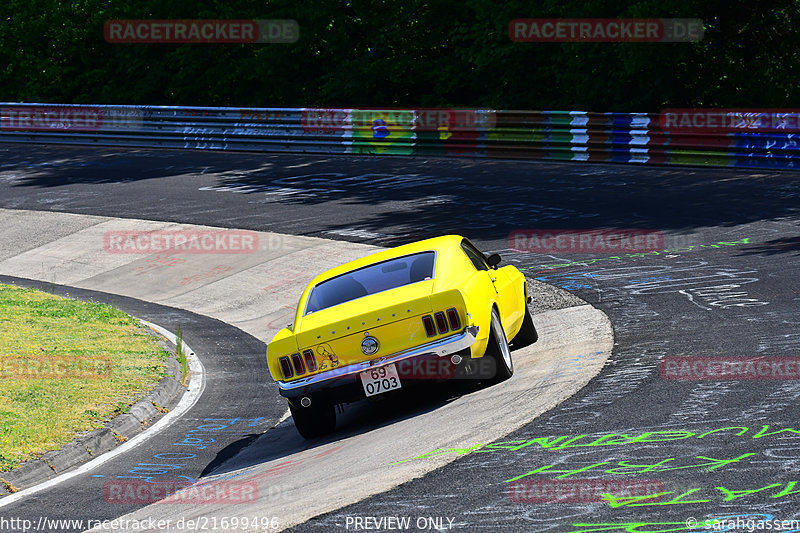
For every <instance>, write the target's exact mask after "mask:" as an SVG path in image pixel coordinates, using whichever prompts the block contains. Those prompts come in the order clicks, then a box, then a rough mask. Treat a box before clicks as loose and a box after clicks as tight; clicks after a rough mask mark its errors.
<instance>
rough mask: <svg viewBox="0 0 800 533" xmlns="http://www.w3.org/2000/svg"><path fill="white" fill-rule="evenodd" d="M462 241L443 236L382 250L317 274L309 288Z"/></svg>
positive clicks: (453, 237) (456, 244) (459, 236)
mask: <svg viewBox="0 0 800 533" xmlns="http://www.w3.org/2000/svg"><path fill="white" fill-rule="evenodd" d="M463 240H464V237H462V236H461V235H444V236H442V237H434V238H432V239H425V240H422V241H417V242H412V243H409V244H404V245H402V246H398V247H396V248H389V249H388V250H382V251H380V252H376V253H374V254H370V255H368V256H366V257H362V258H360V259H356V260H354V261H350V262H348V263H345V264H343V265H339V266H337V267H334V268H332V269H330V270H326V271H325V272H323V273H322V274H319V275H318V276H317V277H315V278H314V279H313V280H311V283H309V286H314V285H318V284H320V283H322V282H323V281H326V280H329V279H331V278H335V277H336V276H341V275H342V274H346V273H347V272H351V271H353V270H358V269H359V268H363V267H365V266H368V265H372V264H375V263H380V262H382V261H387V260H389V259H394V258H396V257H402V256H404V255H411V254H416V253H420V252H429V251H439V250H443V249H445V248H450V247H453V246H460V245H461V241H463Z"/></svg>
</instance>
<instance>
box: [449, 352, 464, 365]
mask: <svg viewBox="0 0 800 533" xmlns="http://www.w3.org/2000/svg"><path fill="white" fill-rule="evenodd" d="M462 360H463V359H462V358H461V356H460V355H458V354H455V355H453V356H452V357H451V358H450V362H451V363H453V364H454V365H460V364H461V361H462Z"/></svg>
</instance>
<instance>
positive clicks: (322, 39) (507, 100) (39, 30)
mask: <svg viewBox="0 0 800 533" xmlns="http://www.w3.org/2000/svg"><path fill="white" fill-rule="evenodd" d="M798 6H800V2H798V0H775V1H772V2H763V1H755V2H753V1H750V2H743V1H736V0H734V1H732V2H731V1H728V2H722V1H720V0H710V1H706V0H702V1H701V0H636V1H632V2H622V1H616V0H606V1H600V0H584V1H580V2H578V1H574V0H572V1H567V2H559V1H556V0H539V1H536V2H531V1H529V0H527V1H523V0H505V1H494V0H437V1H433V2H432V1H425V0H402V1H398V0H352V1H347V0H317V1H313V2H312V1H303V0H266V1H262V2H249V1H246V0H200V1H197V2H163V1H160V0H159V1H156V0H115V1H114V2H111V1H110V0H70V1H62V0H6V1H5V2H3V3H2V5H0V17H2V21H3V22H2V24H0V99H2V100H3V101H29V102H71V103H101V104H102V103H105V104H111V103H124V104H153V105H213V106H252V107H314V106H318V107H356V106H360V107H369V106H462V107H490V108H496V109H581V110H591V111H658V110H660V109H662V108H664V107H689V106H724V107H792V106H793V105H794V103H795V102H797V101H798V97H800V85H799V84H797V83H795V82H794V81H793V80H795V79H796V78H797V74H798V70H799V69H798V67H799V63H800V59H799V58H798V53H797V50H798V48H799V47H798V44H800V43H799V41H800V36H799V34H798V32H797V31H796V30H795V29H796V28H797V27H800V9H798ZM527 17H531V18H561V17H575V18H589V17H602V18H616V17H624V18H629V17H646V18H662V17H663V18H700V19H702V20H703V21H704V22H705V24H706V33H705V38H704V39H703V40H702V41H701V42H698V43H669V44H658V43H516V42H512V41H511V40H510V39H509V37H508V23H509V21H510V20H512V19H514V18H527ZM176 18H190V19H198V18H231V19H244V18H257V19H270V18H290V19H295V20H297V21H298V23H299V25H300V40H299V41H298V42H297V43H294V44H110V43H107V42H106V41H105V40H104V38H103V24H104V22H105V21H107V20H109V19H176Z"/></svg>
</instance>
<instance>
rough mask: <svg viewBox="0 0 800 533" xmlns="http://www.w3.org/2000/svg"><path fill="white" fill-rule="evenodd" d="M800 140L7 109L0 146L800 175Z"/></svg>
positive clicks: (240, 111)
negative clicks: (516, 161) (491, 160)
mask: <svg viewBox="0 0 800 533" xmlns="http://www.w3.org/2000/svg"><path fill="white" fill-rule="evenodd" d="M798 140H800V134H799V133H797V132H796V130H793V131H789V130H787V131H785V132H784V131H776V130H770V131H753V129H752V128H750V129H747V130H746V131H742V132H738V131H735V130H731V131H727V132H722V133H720V132H715V133H704V132H701V131H698V132H692V131H690V132H686V130H681V131H669V130H663V129H662V128H661V126H660V125H659V115H658V114H648V113H588V112H582V111H495V110H484V109H426V108H421V109H306V108H299V109H271V108H219V107H157V106H116V105H115V106H106V105H72V104H64V105H61V104H19V103H0V142H21V143H48V144H57V143H60V144H81V145H97V146H131V147H133V146H135V147H157V148H188V149H203V150H243V151H265V152H311V153H341V154H378V155H389V154H393V155H436V156H462V157H504V158H505V157H511V158H533V159H548V160H563V161H593V162H618V163H655V164H677V165H710V166H733V167H750V168H785V169H794V168H800V146H798Z"/></svg>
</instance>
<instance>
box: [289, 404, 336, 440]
mask: <svg viewBox="0 0 800 533" xmlns="http://www.w3.org/2000/svg"><path fill="white" fill-rule="evenodd" d="M295 404H296V405H295ZM289 410H290V411H291V412H292V419H293V420H294V425H295V427H296V428H297V432H298V433H300V435H301V436H302V437H303V438H305V439H314V438H317V437H322V436H324V435H327V434H329V433H333V430H334V429H336V410H335V409H334V406H333V405H332V404H325V403H315V402H313V401H312V402H311V405H310V406H308V407H303V406H301V405H300V399H299V398H298V399H293V400H289Z"/></svg>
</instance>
